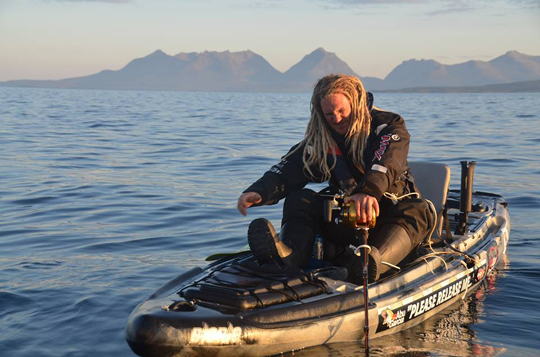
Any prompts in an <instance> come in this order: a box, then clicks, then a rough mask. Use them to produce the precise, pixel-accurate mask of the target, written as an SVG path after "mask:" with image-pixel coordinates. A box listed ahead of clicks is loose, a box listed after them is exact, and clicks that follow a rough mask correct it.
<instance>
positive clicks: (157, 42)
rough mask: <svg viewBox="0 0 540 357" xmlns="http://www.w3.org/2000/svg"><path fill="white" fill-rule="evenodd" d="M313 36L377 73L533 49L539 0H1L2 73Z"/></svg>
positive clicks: (285, 44)
mask: <svg viewBox="0 0 540 357" xmlns="http://www.w3.org/2000/svg"><path fill="white" fill-rule="evenodd" d="M318 47H323V48H324V49H326V50H327V51H329V52H334V53H336V54H337V55H338V56H339V57H340V58H341V59H342V60H344V61H345V62H347V63H348V64H349V65H350V66H351V68H352V69H353V70H354V71H356V72H357V73H358V74H359V75H361V76H375V77H380V78H384V77H385V76H386V75H387V74H388V73H389V72H390V71H391V70H392V69H393V68H394V67H395V66H397V65H398V64H400V63H401V62H402V61H404V60H408V59H411V58H416V59H420V58H425V59H434V60H437V61H439V62H441V63H445V64H454V63H460V62H464V61H467V60H469V59H479V60H490V59H493V58H495V57H497V56H500V55H502V54H504V53H505V52H507V51H509V50H516V51H519V52H522V53H525V54H529V55H540V0H154V1H151V0H0V81H1V80H9V79H60V78H67V77H75V76H83V75H88V74H93V73H96V72H99V71H100V70H103V69H113V70H116V69H120V68H122V67H123V66H125V65H126V64H127V63H128V62H129V61H131V60H132V59H134V58H138V57H144V56H146V55H148V54H150V53H152V52H154V51H155V50H157V49H161V50H162V51H164V52H165V53H167V54H169V55H175V54H177V53H179V52H202V51H205V50H209V51H225V50H230V51H243V50H248V49H249V50H252V51H253V52H255V53H257V54H259V55H261V56H263V57H264V58H266V59H267V60H268V61H269V62H270V63H271V64H272V65H273V66H274V67H275V68H277V69H278V70H280V71H286V70H287V69H289V68H290V67H291V66H292V65H294V64H295V63H297V62H298V61H300V59H301V58H302V57H303V56H305V55H306V54H308V53H310V52H312V51H313V50H315V49H316V48H318Z"/></svg>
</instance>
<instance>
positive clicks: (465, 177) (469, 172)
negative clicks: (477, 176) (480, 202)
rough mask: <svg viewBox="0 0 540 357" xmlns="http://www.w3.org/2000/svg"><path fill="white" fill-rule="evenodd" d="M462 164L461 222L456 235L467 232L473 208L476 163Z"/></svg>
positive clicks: (464, 162) (462, 162) (465, 162)
mask: <svg viewBox="0 0 540 357" xmlns="http://www.w3.org/2000/svg"><path fill="white" fill-rule="evenodd" d="M460 163H461V192H460V200H459V210H460V213H459V221H458V225H457V227H456V231H455V234H458V235H463V234H465V233H466V232H467V230H468V229H467V220H468V217H469V213H470V212H471V207H472V187H473V178H474V166H475V165H476V162H475V161H470V162H467V161H460Z"/></svg>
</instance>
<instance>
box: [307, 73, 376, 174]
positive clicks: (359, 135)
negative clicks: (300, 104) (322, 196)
mask: <svg viewBox="0 0 540 357" xmlns="http://www.w3.org/2000/svg"><path fill="white" fill-rule="evenodd" d="M338 93H339V94H343V95H344V96H345V97H346V98H347V99H348V100H349V103H350V105H351V114H350V121H349V128H348V130H347V134H345V142H346V144H347V145H350V151H349V158H350V159H351V160H352V162H353V164H354V165H355V166H356V167H357V168H358V169H359V170H360V171H361V172H364V160H363V158H362V157H363V153H364V149H365V148H366V144H367V139H368V136H369V132H370V128H371V115H370V113H369V108H368V103H367V93H366V90H365V89H364V86H363V85H362V82H361V81H360V80H359V79H358V78H356V77H354V76H348V75H344V74H330V75H328V76H326V77H323V78H321V79H320V80H319V81H318V82H317V84H316V85H315V88H314V89H313V95H312V97H311V119H310V121H309V123H308V126H307V129H306V134H305V136H304V140H303V144H304V152H303V156H302V161H303V162H304V169H305V170H306V171H307V172H308V173H309V174H310V175H311V176H312V177H315V175H314V174H313V172H312V170H311V167H315V168H317V169H318V171H320V172H321V173H322V175H323V177H322V179H323V180H328V179H329V178H330V171H331V170H332V169H333V168H334V166H335V165H336V162H337V160H336V149H335V148H336V143H335V141H334V139H333V138H332V135H331V129H330V127H329V125H328V124H327V122H326V119H325V117H324V113H323V110H322V108H321V100H322V99H325V98H328V97H329V96H330V95H332V94H338ZM299 147H301V145H300V146H299ZM328 152H331V153H332V157H333V164H332V167H329V166H328V160H327V154H328Z"/></svg>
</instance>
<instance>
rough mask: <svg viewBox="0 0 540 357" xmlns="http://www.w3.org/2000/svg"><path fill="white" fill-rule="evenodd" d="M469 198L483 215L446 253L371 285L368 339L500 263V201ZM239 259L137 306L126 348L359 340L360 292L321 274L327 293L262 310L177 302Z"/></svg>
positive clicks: (193, 351)
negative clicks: (480, 207) (482, 208)
mask: <svg viewBox="0 0 540 357" xmlns="http://www.w3.org/2000/svg"><path fill="white" fill-rule="evenodd" d="M476 200H477V201H480V200H483V202H485V203H486V204H488V205H489V210H488V211H487V212H486V213H484V214H481V215H480V214H479V215H478V219H476V220H474V221H473V223H472V224H471V227H470V228H471V229H470V232H469V233H468V234H466V235H464V236H461V237H455V240H454V242H453V243H452V247H451V248H448V247H442V248H440V249H439V250H434V251H433V253H429V254H427V255H425V256H424V257H419V258H418V259H416V260H415V261H413V262H411V263H409V264H407V266H405V267H404V268H403V270H402V271H401V272H399V273H396V274H393V275H390V276H387V277H385V278H384V279H382V280H381V281H377V282H375V283H372V284H370V286H369V296H370V304H369V309H368V311H369V334H370V338H377V337H380V336H384V335H388V334H392V333H395V332H398V331H401V330H404V329H407V328H410V327H411V326H414V325H416V324H419V323H421V322H422V321H425V320H426V319H428V318H430V317H431V316H433V315H435V314H437V313H438V312H440V311H442V310H443V309H445V308H447V307H448V306H450V305H452V304H454V303H455V302H457V301H459V300H460V299H462V298H464V297H465V296H466V295H467V294H469V293H471V292H472V291H474V290H475V289H476V288H477V287H478V286H479V285H480V284H481V283H482V282H483V281H484V279H485V278H486V276H488V275H489V274H491V272H492V271H493V270H494V269H495V266H496V265H497V263H498V262H500V261H501V260H502V257H503V255H504V253H505V251H506V246H507V242H508V238H509V231H510V221H509V216H508V211H507V209H506V203H505V202H504V200H502V198H500V197H499V196H495V195H488V196H486V197H482V196H481V195H480V196H477V197H476ZM453 250H456V251H461V252H462V253H461V254H458V253H455V252H454V253H452V251H453ZM242 259H244V260H249V259H252V257H250V254H246V255H243V256H240V257H233V258H231V259H229V260H227V259H224V260H222V261H220V262H218V263H217V264H213V265H210V266H209V267H207V268H206V269H204V270H203V269H201V268H196V269H192V270H190V271H188V272H186V273H184V274H182V275H181V276H179V277H177V278H175V279H173V280H172V281H171V282H169V283H167V284H166V285H165V286H164V287H162V288H161V289H159V290H158V291H156V293H154V294H153V295H152V296H151V297H150V298H149V299H148V300H146V301H145V302H143V303H141V304H140V305H139V306H137V307H136V308H135V310H134V311H133V312H132V314H131V315H130V317H129V320H128V324H127V327H126V340H127V342H128V344H129V345H130V347H131V348H132V350H133V351H134V352H135V353H137V354H138V355H141V356H156V355H159V356H192V355H193V356H195V355H196V356H206V355H207V356H233V355H234V356H242V355H251V356H252V355H272V354H278V353H282V352H286V351H294V350H299V349H302V348H306V347H310V346H316V345H322V344H330V343H338V342H350V341H358V340H361V339H363V338H364V318H365V315H364V300H363V288H362V287H360V286H356V285H354V284H350V283H346V282H343V281H340V280H334V279H331V278H328V277H319V278H317V279H318V280H320V281H323V282H324V285H325V286H326V287H327V289H328V291H326V292H324V293H318V294H316V295H313V296H308V297H306V298H304V299H301V301H294V300H293V301H288V302H285V303H279V304H274V305H271V306H265V307H264V308H261V307H257V308H238V307H231V306H227V304H223V303H216V302H215V301H221V300H219V299H218V300H213V301H214V302H212V301H211V300H212V299H211V298H209V299H208V301H202V300H196V299H195V300H193V301H191V302H188V301H187V300H186V299H182V298H181V296H182V294H183V293H182V291H184V292H185V291H186V288H187V287H189V286H193V284H195V285H197V284H199V285H200V283H199V282H200V281H203V280H204V279H205V277H208V276H209V275H212V274H215V271H220V269H222V268H223V267H228V266H229V265H230V264H232V263H231V262H233V261H234V262H238V261H241V260H242ZM194 282H195V283H194Z"/></svg>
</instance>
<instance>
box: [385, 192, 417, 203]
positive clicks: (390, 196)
mask: <svg viewBox="0 0 540 357" xmlns="http://www.w3.org/2000/svg"><path fill="white" fill-rule="evenodd" d="M383 196H384V197H386V198H388V199H389V200H390V201H392V203H393V204H394V205H397V203H398V202H399V201H401V200H402V199H404V198H407V197H413V196H414V197H416V198H420V194H419V193H418V192H411V193H407V194H406V195H403V196H398V195H396V194H395V193H392V192H385V193H383Z"/></svg>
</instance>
